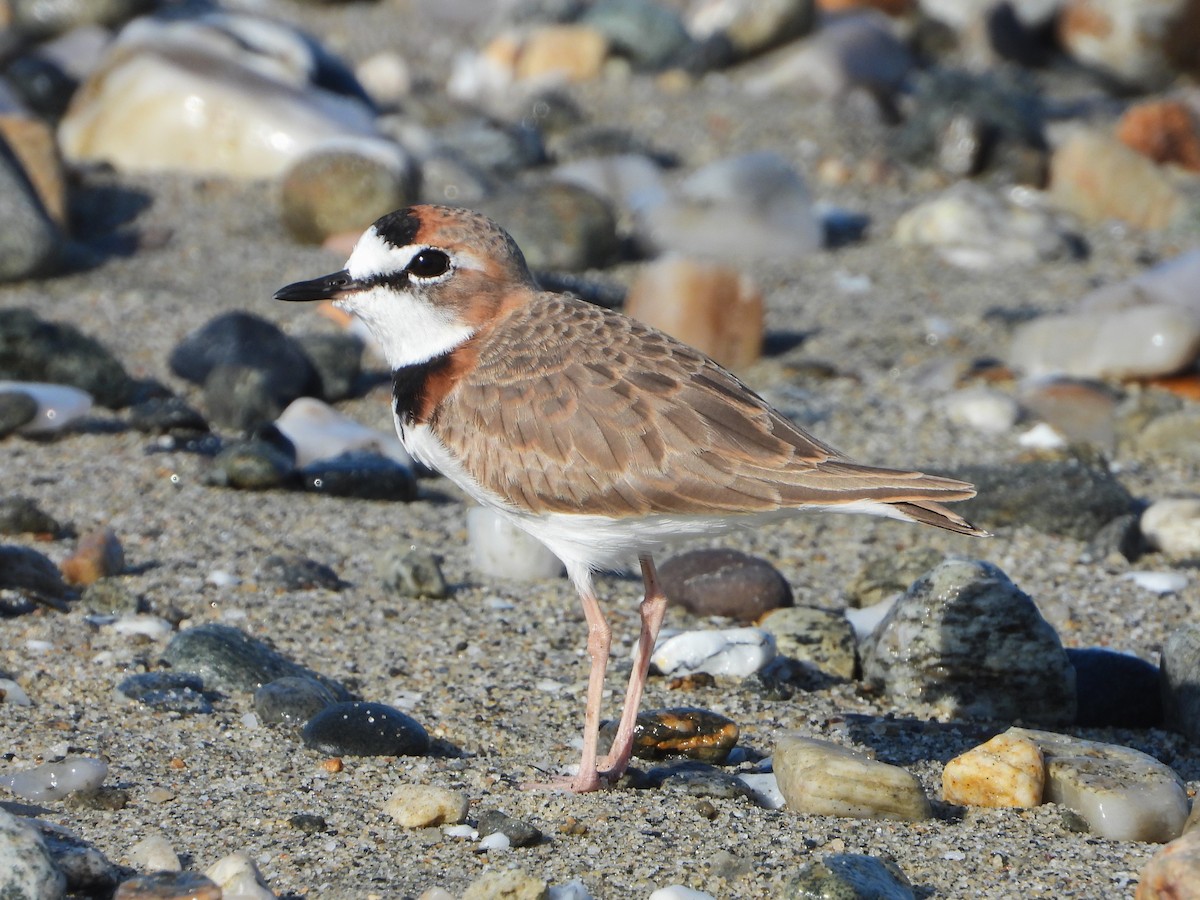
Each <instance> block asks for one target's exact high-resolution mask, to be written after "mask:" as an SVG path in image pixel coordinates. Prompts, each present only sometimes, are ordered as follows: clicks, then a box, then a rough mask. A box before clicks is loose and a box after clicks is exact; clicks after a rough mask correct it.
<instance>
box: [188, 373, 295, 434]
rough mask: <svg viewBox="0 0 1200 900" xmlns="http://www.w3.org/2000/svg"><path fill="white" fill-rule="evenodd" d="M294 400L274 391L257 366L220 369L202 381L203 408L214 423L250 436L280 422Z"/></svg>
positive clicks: (271, 379) (272, 380) (269, 376)
mask: <svg viewBox="0 0 1200 900" xmlns="http://www.w3.org/2000/svg"><path fill="white" fill-rule="evenodd" d="M294 399H295V397H294V396H292V395H291V394H288V393H283V392H281V391H280V390H279V389H278V388H277V381H276V380H275V378H274V376H273V375H272V374H271V373H270V372H269V371H267V370H265V369H261V368H258V367H257V366H246V365H224V364H223V365H219V366H216V367H215V368H214V369H213V370H212V371H211V372H209V373H208V378H206V379H205V380H204V407H205V409H207V410H208V415H209V416H210V417H211V418H212V420H213V422H215V423H216V424H217V425H221V426H223V427H225V428H232V429H235V430H237V431H243V432H250V431H253V430H254V429H255V428H257V427H258V426H260V425H265V424H266V423H268V422H273V421H275V420H276V419H278V418H279V414H280V413H281V412H283V411H284V409H285V408H286V407H287V405H288V403H289V402H291V401H292V400H294Z"/></svg>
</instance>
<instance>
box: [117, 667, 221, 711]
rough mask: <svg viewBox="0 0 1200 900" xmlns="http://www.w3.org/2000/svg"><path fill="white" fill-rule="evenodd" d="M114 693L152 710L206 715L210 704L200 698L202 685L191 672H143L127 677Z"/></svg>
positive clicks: (203, 698) (202, 695)
mask: <svg viewBox="0 0 1200 900" xmlns="http://www.w3.org/2000/svg"><path fill="white" fill-rule="evenodd" d="M117 690H118V691H119V692H120V693H121V694H123V695H124V696H126V697H128V698H129V699H130V700H136V701H138V702H139V703H143V704H145V705H146V706H149V707H151V708H152V709H161V710H163V711H164V712H177V713H184V714H200V715H207V714H208V713H211V712H212V711H213V707H212V703H211V702H210V701H209V699H208V698H207V697H205V696H204V681H203V679H201V678H200V676H199V675H195V674H193V673H191V672H145V673H143V674H140V675H130V676H129V677H128V678H126V679H125V680H124V681H122V682H121V683H120V684H119V685H118V686H117Z"/></svg>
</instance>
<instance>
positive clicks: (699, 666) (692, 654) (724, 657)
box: [650, 628, 776, 677]
mask: <svg viewBox="0 0 1200 900" xmlns="http://www.w3.org/2000/svg"><path fill="white" fill-rule="evenodd" d="M775 655H776V651H775V638H774V637H773V636H772V635H771V633H770V632H769V631H765V630H763V629H762V628H725V629H721V630H714V631H684V632H682V633H680V634H674V635H671V636H669V637H662V636H660V637H659V639H658V643H657V644H655V646H654V655H653V656H651V657H650V663H651V664H652V665H653V666H654V667H655V668H656V669H658V671H660V672H662V674H664V675H688V674H691V673H693V672H707V673H708V674H710V675H736V676H741V677H745V676H747V675H753V674H754V673H755V672H757V671H758V670H759V669H761V668H762V667H763V666H765V665H766V664H767V663H769V662H770V661H771V660H773V659H774V658H775Z"/></svg>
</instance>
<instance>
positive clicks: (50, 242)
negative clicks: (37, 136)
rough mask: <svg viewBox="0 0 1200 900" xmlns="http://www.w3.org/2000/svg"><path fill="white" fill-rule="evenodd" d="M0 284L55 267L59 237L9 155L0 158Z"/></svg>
mask: <svg viewBox="0 0 1200 900" xmlns="http://www.w3.org/2000/svg"><path fill="white" fill-rule="evenodd" d="M0 204H3V207H4V211H5V216H4V224H5V227H4V231H3V233H2V234H0V282H5V281H19V280H21V279H24V278H30V277H33V276H36V275H42V274H46V273H48V272H50V271H53V270H54V269H56V268H57V267H58V263H59V255H60V250H59V248H60V247H61V245H62V240H63V239H62V235H61V234H60V233H59V230H58V228H57V227H55V225H54V222H53V221H51V219H50V218H49V216H47V215H46V211H45V208H44V207H43V205H42V202H41V200H40V199H39V198H38V196H37V193H36V192H35V191H34V190H33V187H32V186H31V185H30V183H29V179H28V175H27V174H26V172H25V170H24V168H23V167H22V166H21V165H20V164H19V163H18V161H17V160H16V159H15V158H14V157H13V156H12V155H10V154H7V153H6V154H5V155H4V156H0Z"/></svg>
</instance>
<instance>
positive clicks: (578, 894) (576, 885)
mask: <svg viewBox="0 0 1200 900" xmlns="http://www.w3.org/2000/svg"><path fill="white" fill-rule="evenodd" d="M546 900H592V895H591V894H589V893H588V889H587V885H585V884H584V883H583V882H582V881H580V880H579V879H578V878H576V879H575V880H574V881H568V882H567V883H566V884H552V885H550V891H549V893H547V895H546Z"/></svg>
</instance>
